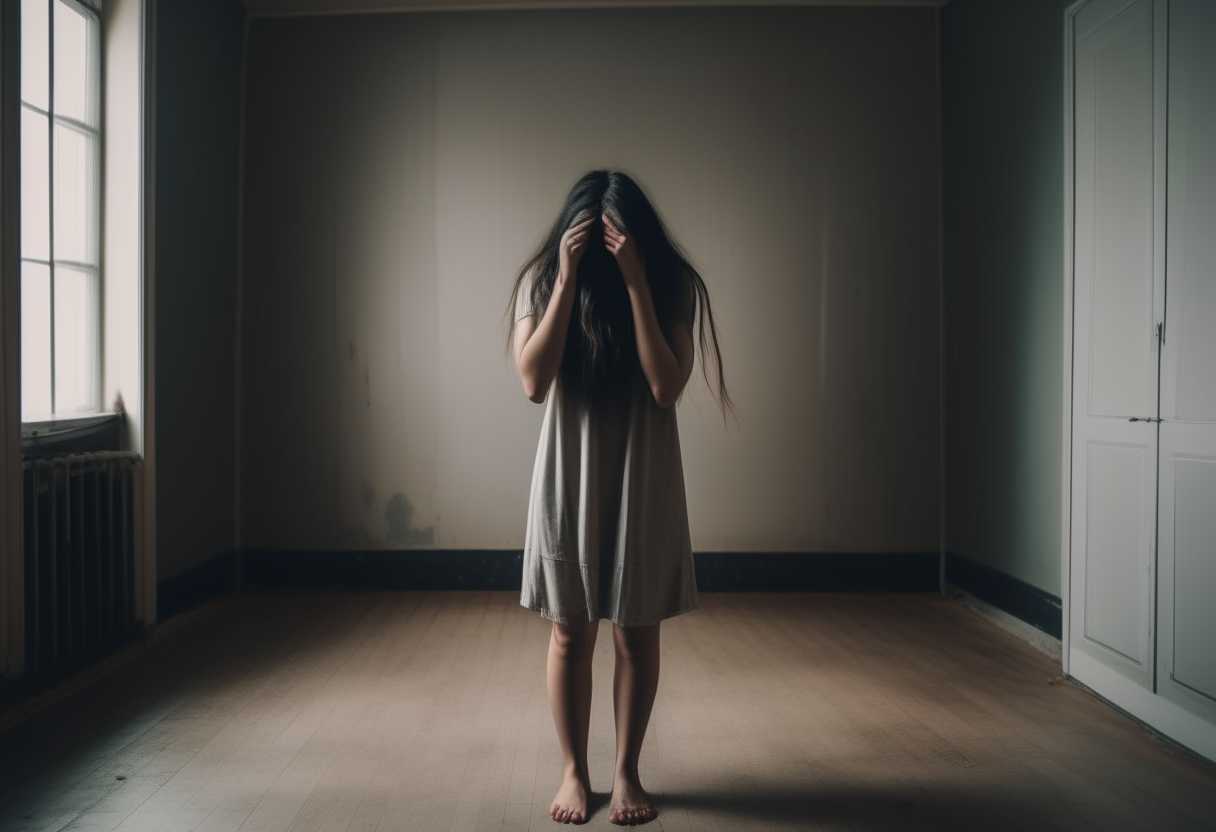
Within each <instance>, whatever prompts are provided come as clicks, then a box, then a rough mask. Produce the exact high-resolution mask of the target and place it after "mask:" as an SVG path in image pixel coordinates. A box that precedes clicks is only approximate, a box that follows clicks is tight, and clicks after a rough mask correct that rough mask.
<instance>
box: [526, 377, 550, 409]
mask: <svg viewBox="0 0 1216 832" xmlns="http://www.w3.org/2000/svg"><path fill="white" fill-rule="evenodd" d="M524 395H526V396H527V397H528V401H530V402H535V403H536V404H544V403H545V398H546V397H547V396H548V395H549V386H548V385H542V384H541V383H540V381H539V380H538V379H534V378H525V379H524Z"/></svg>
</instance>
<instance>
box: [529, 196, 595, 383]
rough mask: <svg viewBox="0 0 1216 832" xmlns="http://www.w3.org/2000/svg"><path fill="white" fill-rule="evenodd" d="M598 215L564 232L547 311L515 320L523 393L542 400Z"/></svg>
mask: <svg viewBox="0 0 1216 832" xmlns="http://www.w3.org/2000/svg"><path fill="white" fill-rule="evenodd" d="M594 221H595V218H594V217H592V218H590V219H587V220H584V221H583V222H581V223H579V224H578V225H575V226H573V227H571V228H570V229H569V230H568V231H566V233H565V234H563V235H562V242H561V255H560V257H559V260H558V272H557V279H556V280H555V281H554V283H553V294H552V295H551V296H550V297H549V305H548V306H547V307H546V308H545V314H544V315H543V316H542V317H541V319H540V321H539V322H537V319H536V315H528V316H527V317H525V318H520V319H519V320H518V321H516V322H515V365H516V367H518V369H519V378H520V380H521V381H523V384H524V393H526V394H527V396H528V398H529V399H530V400H531V401H534V402H537V403H540V402H543V401H544V400H545V397H546V396H547V395H548V394H549V387H550V386H551V385H552V384H553V379H554V378H556V377H557V371H558V369H559V368H560V367H561V363H562V355H563V353H564V352H565V350H566V333H567V332H568V331H569V329H570V314H571V312H572V311H573V309H574V295H575V288H576V281H577V275H578V261H579V259H580V258H581V257H582V256H583V251H584V250H586V248H587V236H588V234H589V233H590V229H591V225H592V223H593V222H594Z"/></svg>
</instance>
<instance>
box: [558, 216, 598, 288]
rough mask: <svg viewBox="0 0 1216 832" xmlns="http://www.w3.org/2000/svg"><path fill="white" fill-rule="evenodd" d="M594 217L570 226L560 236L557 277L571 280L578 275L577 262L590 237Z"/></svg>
mask: <svg viewBox="0 0 1216 832" xmlns="http://www.w3.org/2000/svg"><path fill="white" fill-rule="evenodd" d="M595 220H596V217H595V215H594V214H593V215H591V216H590V217H588V218H587V219H585V220H583V221H582V222H580V223H577V224H575V225H572V226H570V227H569V228H567V229H566V233H565V234H563V235H562V242H561V247H560V251H559V252H558V276H559V277H564V278H573V277H574V276H575V275H576V274H577V273H578V261H579V260H581V259H582V257H583V252H584V251H586V250H587V239H588V238H589V237H590V236H591V226H592V225H593V224H594V223H595Z"/></svg>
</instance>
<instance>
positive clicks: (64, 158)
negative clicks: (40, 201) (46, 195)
mask: <svg viewBox="0 0 1216 832" xmlns="http://www.w3.org/2000/svg"><path fill="white" fill-rule="evenodd" d="M92 141H93V140H92V138H91V137H90V136H85V135H83V134H81V133H77V132H76V131H75V130H73V129H72V128H70V127H65V126H63V125H62V124H56V125H55V259H56V260H74V261H76V262H78V263H89V264H93V246H92V242H93V239H92V238H93V234H92V233H91V232H92V228H91V227H90V222H89V219H90V215H91V214H92V211H91V210H90V209H91V207H92V199H91V197H92V188H91V187H90V184H91V179H92V177H91V176H90V174H91V173H92V167H93V166H92V164H91V163H92Z"/></svg>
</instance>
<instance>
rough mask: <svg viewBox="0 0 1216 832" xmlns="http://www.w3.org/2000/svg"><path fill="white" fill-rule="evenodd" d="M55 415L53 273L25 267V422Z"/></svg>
mask: <svg viewBox="0 0 1216 832" xmlns="http://www.w3.org/2000/svg"><path fill="white" fill-rule="evenodd" d="M50 413H51V270H50V267H48V266H44V265H42V264H41V263H22V264H21V418H22V420H24V421H29V420H31V419H36V418H38V417H40V416H49V415H50Z"/></svg>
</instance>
